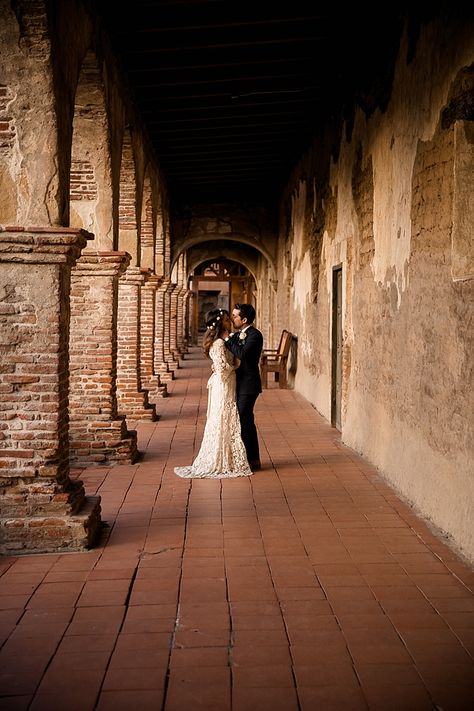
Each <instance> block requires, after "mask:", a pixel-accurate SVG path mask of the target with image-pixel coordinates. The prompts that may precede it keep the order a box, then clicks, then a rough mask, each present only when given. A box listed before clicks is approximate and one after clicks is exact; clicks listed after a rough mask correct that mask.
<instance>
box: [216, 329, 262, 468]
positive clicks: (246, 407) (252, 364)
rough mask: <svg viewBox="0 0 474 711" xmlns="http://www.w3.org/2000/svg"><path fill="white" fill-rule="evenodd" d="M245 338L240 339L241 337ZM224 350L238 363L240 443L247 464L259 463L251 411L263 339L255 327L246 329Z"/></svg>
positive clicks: (256, 393) (257, 389)
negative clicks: (227, 350) (244, 451)
mask: <svg viewBox="0 0 474 711" xmlns="http://www.w3.org/2000/svg"><path fill="white" fill-rule="evenodd" d="M244 335H245V338H241V336H244ZM225 345H226V347H227V348H228V349H229V350H230V351H231V353H233V354H234V355H235V356H236V358H238V359H239V360H240V366H239V367H238V368H237V370H236V371H235V372H236V376H237V409H238V411H239V417H240V429H241V434H242V440H243V442H244V445H245V449H246V452H247V459H248V460H249V462H251V463H253V462H258V461H259V460H260V455H259V448H258V437H257V428H256V427H255V419H254V414H253V408H254V405H255V401H256V399H257V398H258V396H259V394H260V393H261V392H262V381H261V379H260V368H259V362H260V354H261V352H262V348H263V336H262V334H261V333H260V331H259V330H258V329H257V328H255V327H254V326H249V327H248V328H247V329H246V330H245V332H244V333H234V334H233V335H232V336H231V337H230V338H229V339H228V340H227V341H226V342H225Z"/></svg>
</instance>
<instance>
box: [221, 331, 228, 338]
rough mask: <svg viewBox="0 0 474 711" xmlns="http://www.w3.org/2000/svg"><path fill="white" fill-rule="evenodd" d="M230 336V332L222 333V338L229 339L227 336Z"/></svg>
mask: <svg viewBox="0 0 474 711" xmlns="http://www.w3.org/2000/svg"><path fill="white" fill-rule="evenodd" d="M229 334H230V331H221V336H222V338H227V336H228V335H229Z"/></svg>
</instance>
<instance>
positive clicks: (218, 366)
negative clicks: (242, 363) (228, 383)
mask: <svg viewBox="0 0 474 711" xmlns="http://www.w3.org/2000/svg"><path fill="white" fill-rule="evenodd" d="M209 355H210V356H211V360H212V370H213V372H214V373H220V375H221V376H222V377H226V375H228V374H229V373H231V372H232V371H233V370H235V368H236V366H235V365H232V364H231V363H229V362H228V360H227V358H226V347H225V346H224V341H222V340H220V339H219V340H217V341H215V342H214V344H213V346H212V348H211V350H210V351H209Z"/></svg>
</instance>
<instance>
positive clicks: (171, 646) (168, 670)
mask: <svg viewBox="0 0 474 711" xmlns="http://www.w3.org/2000/svg"><path fill="white" fill-rule="evenodd" d="M190 497H191V486H190V487H189V488H188V492H187V498H186V507H185V512H184V519H185V520H184V536H183V543H182V547H181V550H182V552H181V565H180V572H179V578H178V586H177V593H176V607H175V619H174V625H173V631H172V633H171V637H170V640H169V647H168V661H167V667H166V673H165V683H164V689H163V695H162V704H161V711H165V708H166V700H167V698H168V691H169V684H170V675H171V665H172V654H173V649H174V645H175V640H176V633H177V631H178V627H179V615H180V594H181V585H182V579H183V556H184V551H185V547H186V528H187V525H186V524H187V519H188V509H189V501H190Z"/></svg>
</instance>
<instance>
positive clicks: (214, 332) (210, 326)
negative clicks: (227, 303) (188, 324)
mask: <svg viewBox="0 0 474 711" xmlns="http://www.w3.org/2000/svg"><path fill="white" fill-rule="evenodd" d="M228 315H229V312H228V311H227V310H226V309H212V311H208V312H207V314H206V332H205V334H204V338H203V341H202V347H203V348H204V353H205V354H206V356H207V357H208V358H209V349H210V348H211V346H212V344H213V343H214V341H215V340H216V339H217V338H220V337H221V333H222V331H224V330H225V329H224V328H223V325H222V319H223V317H224V316H228Z"/></svg>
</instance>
